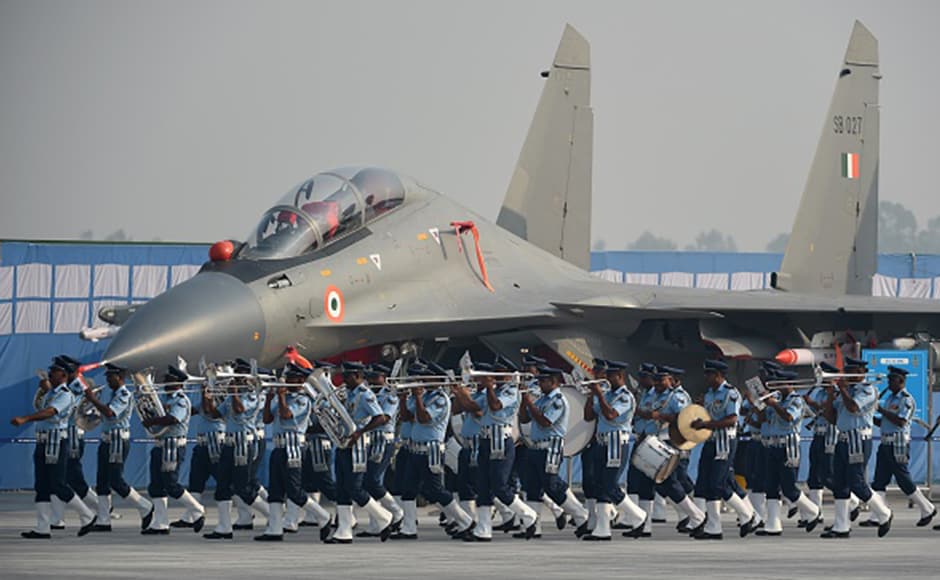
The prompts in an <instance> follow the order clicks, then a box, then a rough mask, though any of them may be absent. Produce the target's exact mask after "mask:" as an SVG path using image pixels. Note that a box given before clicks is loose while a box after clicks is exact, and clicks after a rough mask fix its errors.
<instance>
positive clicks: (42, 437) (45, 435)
mask: <svg viewBox="0 0 940 580" xmlns="http://www.w3.org/2000/svg"><path fill="white" fill-rule="evenodd" d="M50 433H55V434H56V435H58V437H59V439H66V438H68V432H67V430H66V429H51V430H49V431H36V441H38V442H39V443H45V442H46V441H48V440H49V434H50Z"/></svg>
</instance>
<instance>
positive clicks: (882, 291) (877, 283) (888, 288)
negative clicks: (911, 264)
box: [871, 274, 898, 296]
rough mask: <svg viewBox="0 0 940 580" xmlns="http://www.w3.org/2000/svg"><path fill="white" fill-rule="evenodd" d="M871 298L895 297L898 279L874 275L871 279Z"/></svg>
mask: <svg viewBox="0 0 940 580" xmlns="http://www.w3.org/2000/svg"><path fill="white" fill-rule="evenodd" d="M871 293H872V296H897V295H898V279H897V278H892V277H891V276H882V275H881V274H875V275H874V276H872V279H871Z"/></svg>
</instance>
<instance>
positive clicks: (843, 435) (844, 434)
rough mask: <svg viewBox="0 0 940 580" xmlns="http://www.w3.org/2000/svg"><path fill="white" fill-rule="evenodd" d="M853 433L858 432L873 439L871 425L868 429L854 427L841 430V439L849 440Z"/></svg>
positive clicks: (865, 437) (864, 437)
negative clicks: (848, 429)
mask: <svg viewBox="0 0 940 580" xmlns="http://www.w3.org/2000/svg"><path fill="white" fill-rule="evenodd" d="M852 433H858V434H859V435H861V437H862V439H871V427H868V428H866V429H852V430H851V431H844V432H843V431H839V441H848V440H849V435H850V434H852Z"/></svg>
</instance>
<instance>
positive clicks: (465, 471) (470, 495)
mask: <svg viewBox="0 0 940 580" xmlns="http://www.w3.org/2000/svg"><path fill="white" fill-rule="evenodd" d="M472 453H473V450H472V449H470V448H469V447H463V448H461V449H460V453H459V454H458V455H457V494H458V495H459V496H460V501H472V500H475V499H476V498H477V482H476V478H477V467H476V466H475V465H473V466H471V465H470V455H471V454H472Z"/></svg>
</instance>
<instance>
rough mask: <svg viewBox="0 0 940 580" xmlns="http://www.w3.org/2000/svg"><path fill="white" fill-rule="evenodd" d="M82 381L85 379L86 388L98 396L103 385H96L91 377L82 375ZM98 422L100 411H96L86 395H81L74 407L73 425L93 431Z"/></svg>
mask: <svg viewBox="0 0 940 580" xmlns="http://www.w3.org/2000/svg"><path fill="white" fill-rule="evenodd" d="M82 381H83V382H84V381H87V382H88V383H89V384H88V386H87V388H89V389H91V390H92V392H94V394H95V396H98V393H100V392H101V389H103V388H104V385H102V386H100V387H96V386H95V383H94V382H93V381H92V380H91V379H86V378H84V377H82ZM100 424H101V412H100V411H98V408H97V407H95V406H94V405H93V404H92V403H91V401H89V400H88V397H86V396H85V395H82V398H81V399H80V400H79V402H78V406H77V407H76V409H75V425H76V426H77V427H78V428H79V429H81V430H83V431H85V432H88V431H94V430H95V429H97V428H98V425H100Z"/></svg>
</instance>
